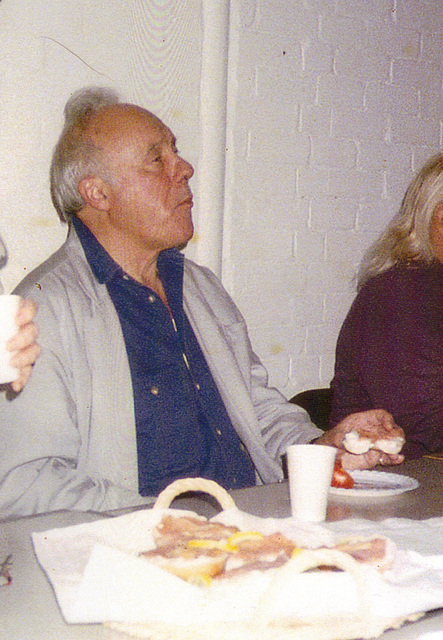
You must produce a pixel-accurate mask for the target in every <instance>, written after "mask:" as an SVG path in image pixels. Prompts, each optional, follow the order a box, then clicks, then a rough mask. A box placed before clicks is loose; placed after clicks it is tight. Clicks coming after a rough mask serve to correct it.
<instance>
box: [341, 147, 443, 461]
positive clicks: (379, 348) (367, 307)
mask: <svg viewBox="0 0 443 640" xmlns="http://www.w3.org/2000/svg"><path fill="white" fill-rule="evenodd" d="M332 387H333V392H334V400H333V409H332V416H331V424H336V423H337V422H339V421H340V420H342V419H343V418H344V417H345V416H346V415H348V414H350V413H354V412H356V411H362V410H366V409H373V408H383V409H385V410H387V411H389V412H390V413H391V414H392V415H393V416H394V419H395V421H396V423H397V424H398V425H399V426H401V427H402V428H403V429H404V431H405V434H406V439H407V442H406V445H405V447H404V449H403V453H404V454H405V455H406V457H410V458H412V457H420V456H422V455H424V454H425V453H427V452H430V451H435V450H438V449H441V448H443V154H442V153H439V154H438V155H436V156H434V157H432V158H431V159H430V160H429V161H428V162H427V163H426V164H425V166H424V167H423V168H422V169H421V171H420V172H419V173H418V174H417V175H416V177H415V178H414V179H413V180H412V182H411V184H410V186H409V188H408V189H407V191H406V194H405V197H404V199H403V202H402V205H401V207H400V210H399V212H398V214H397V215H396V216H395V217H394V218H393V220H392V221H391V222H390V224H389V225H388V227H387V229H386V230H385V231H384V233H383V234H382V235H381V236H380V238H379V239H378V240H377V241H376V242H375V243H374V244H373V246H372V247H371V248H370V249H369V251H368V252H367V254H366V256H365V257H364V259H363V261H362V264H361V267H360V270H359V273H358V295H357V297H356V299H355V301H354V303H353V305H352V307H351V310H350V311H349V314H348V316H347V318H346V320H345V322H344V324H343V327H342V329H341V332H340V336H339V339H338V343H337V351H336V363H335V375H334V379H333V381H332Z"/></svg>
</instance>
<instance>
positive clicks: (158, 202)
mask: <svg viewBox="0 0 443 640" xmlns="http://www.w3.org/2000/svg"><path fill="white" fill-rule="evenodd" d="M89 132H90V135H91V138H92V139H93V141H94V143H95V144H96V145H97V146H98V147H100V148H101V149H102V150H103V157H104V161H105V165H106V166H107V168H108V169H109V172H110V174H111V175H112V176H113V181H112V184H108V199H109V210H108V222H109V224H110V229H111V230H112V231H113V233H114V234H116V235H117V236H120V237H121V238H122V241H125V242H130V243H131V244H132V245H133V246H134V248H138V249H141V250H142V251H143V250H145V251H146V250H147V251H153V252H154V253H156V252H159V251H162V250H163V249H168V248H171V247H180V246H184V245H185V244H186V243H187V242H188V241H189V240H190V239H191V237H192V234H193V224H192V215H191V210H192V204H193V202H192V192H191V189H190V187H189V185H188V181H189V180H190V178H191V177H192V175H193V173H194V170H193V168H192V166H191V165H190V164H189V163H188V162H186V161H185V160H183V159H182V158H181V157H180V156H179V155H178V153H177V149H176V147H175V138H174V136H173V135H172V133H171V131H170V130H169V129H168V128H167V127H166V126H165V125H164V124H163V123H162V122H161V121H160V120H159V119H158V118H156V117H155V116H154V115H152V114H151V113H149V112H148V111H145V110H144V109H141V108H139V107H136V106H131V105H117V106H114V107H109V108H107V109H105V110H103V111H102V112H99V113H98V114H97V115H96V117H95V118H94V119H93V120H92V122H91V124H90V126H89Z"/></svg>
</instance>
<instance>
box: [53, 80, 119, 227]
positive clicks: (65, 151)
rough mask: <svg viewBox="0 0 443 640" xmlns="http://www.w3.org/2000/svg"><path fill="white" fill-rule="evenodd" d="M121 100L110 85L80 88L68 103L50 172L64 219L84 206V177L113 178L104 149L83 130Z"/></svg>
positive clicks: (54, 193) (55, 205)
mask: <svg viewBox="0 0 443 640" xmlns="http://www.w3.org/2000/svg"><path fill="white" fill-rule="evenodd" d="M119 103H120V99H119V96H118V93H117V92H116V91H114V90H113V89H110V88H107V87H87V88H85V89H80V90H79V91H76V92H75V93H74V94H73V95H72V96H71V98H70V99H69V100H68V102H67V103H66V106H65V109H64V114H65V124H64V127H63V131H62V133H61V135H60V138H59V140H58V142H57V144H56V146H55V149H54V152H53V155H52V162H51V168H50V174H49V175H50V185H51V198H52V202H53V204H54V207H55V208H56V210H57V212H58V215H59V216H60V219H61V220H62V221H64V222H68V221H69V220H70V219H71V217H72V216H73V215H76V214H77V212H78V211H80V210H81V209H82V208H83V207H84V201H83V198H82V197H81V195H80V193H79V190H78V185H79V183H80V181H81V180H82V179H84V178H86V177H87V176H88V175H91V174H95V175H99V176H100V177H102V178H103V179H106V180H109V179H110V176H109V175H108V174H107V171H106V168H105V166H104V164H103V159H102V157H101V153H100V150H99V149H98V148H97V147H96V146H95V145H94V144H93V143H92V142H91V140H89V139H87V138H86V137H85V136H83V132H84V131H85V129H87V127H88V124H89V121H90V119H91V117H92V116H93V115H94V114H95V113H97V112H98V111H100V110H101V109H103V108H104V107H109V106H111V105H115V104H119Z"/></svg>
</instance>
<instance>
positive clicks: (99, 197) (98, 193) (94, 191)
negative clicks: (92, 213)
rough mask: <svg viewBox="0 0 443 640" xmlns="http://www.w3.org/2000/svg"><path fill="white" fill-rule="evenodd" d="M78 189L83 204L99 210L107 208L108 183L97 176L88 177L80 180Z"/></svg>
mask: <svg viewBox="0 0 443 640" xmlns="http://www.w3.org/2000/svg"><path fill="white" fill-rule="evenodd" d="M78 190H79V192H80V195H81V197H82V198H83V200H84V201H85V204H87V205H89V206H90V207H92V208H93V209H98V210H99V211H107V210H108V208H109V198H108V185H107V184H106V182H105V181H104V180H102V179H101V178H98V177H94V176H92V177H88V178H83V180H80V183H79V185H78Z"/></svg>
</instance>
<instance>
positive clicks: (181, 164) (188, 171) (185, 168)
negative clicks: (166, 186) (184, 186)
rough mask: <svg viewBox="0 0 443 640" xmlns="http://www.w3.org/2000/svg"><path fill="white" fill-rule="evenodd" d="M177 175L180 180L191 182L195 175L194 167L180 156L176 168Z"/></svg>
mask: <svg viewBox="0 0 443 640" xmlns="http://www.w3.org/2000/svg"><path fill="white" fill-rule="evenodd" d="M175 175H176V177H177V178H178V179H179V180H182V179H183V178H185V179H186V180H190V179H191V178H192V176H193V175H194V167H193V166H192V164H191V163H190V162H188V161H187V160H185V159H184V158H182V157H181V156H178V158H177V164H176V167H175Z"/></svg>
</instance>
